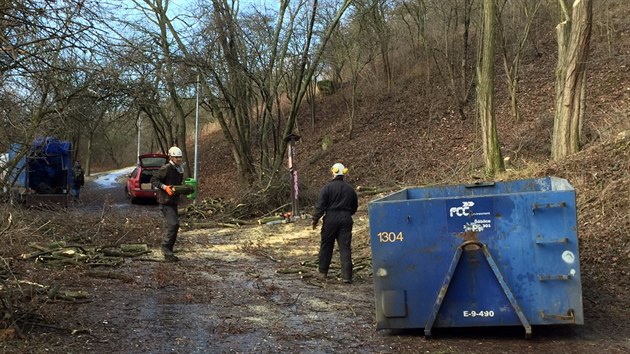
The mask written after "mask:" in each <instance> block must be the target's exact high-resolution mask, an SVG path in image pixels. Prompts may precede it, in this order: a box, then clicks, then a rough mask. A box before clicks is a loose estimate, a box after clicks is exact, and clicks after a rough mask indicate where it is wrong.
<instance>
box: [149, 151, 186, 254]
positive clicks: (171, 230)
mask: <svg viewBox="0 0 630 354" xmlns="http://www.w3.org/2000/svg"><path fill="white" fill-rule="evenodd" d="M168 156H169V162H168V163H166V164H164V166H162V167H160V169H159V170H158V171H156V172H155V173H154V174H153V176H152V177H151V184H152V185H153V187H154V188H156V189H157V201H158V203H160V210H161V211H162V215H164V219H165V220H166V236H165V237H164V241H163V242H162V253H163V254H164V258H165V259H166V260H167V261H169V262H175V261H178V260H179V258H177V256H175V255H174V254H173V247H174V246H175V241H177V232H178V231H179V215H178V211H177V204H178V203H179V195H178V194H175V191H174V189H173V186H178V185H181V184H182V181H183V180H184V167H183V166H182V150H181V149H180V148H178V147H177V146H173V147H171V148H170V149H168Z"/></svg>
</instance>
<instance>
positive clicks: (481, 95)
mask: <svg viewBox="0 0 630 354" xmlns="http://www.w3.org/2000/svg"><path fill="white" fill-rule="evenodd" d="M495 16H496V5H495V0H483V28H482V40H481V41H482V48H481V54H480V55H481V57H480V60H479V66H478V67H477V108H478V110H479V120H480V121H481V134H482V140H483V156H484V161H485V171H486V175H487V176H490V177H492V176H494V175H495V174H496V173H497V172H500V171H503V169H504V167H503V159H502V157H501V148H500V146H499V138H498V134H497V128H496V120H495V116H494V52H495V50H494V38H495V34H494V33H495Z"/></svg>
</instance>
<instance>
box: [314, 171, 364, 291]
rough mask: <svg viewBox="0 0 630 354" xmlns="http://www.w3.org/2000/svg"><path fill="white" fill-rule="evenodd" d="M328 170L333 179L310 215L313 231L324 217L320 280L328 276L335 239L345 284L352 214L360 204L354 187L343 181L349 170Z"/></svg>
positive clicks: (349, 263) (348, 276)
mask: <svg viewBox="0 0 630 354" xmlns="http://www.w3.org/2000/svg"><path fill="white" fill-rule="evenodd" d="M330 170H331V172H332V175H333V179H332V180H331V181H330V182H328V184H326V185H325V186H324V188H322V190H321V192H320V194H319V200H318V201H317V207H316V211H315V215H313V230H315V229H316V228H317V223H318V222H319V219H320V218H321V217H322V216H323V217H324V219H323V220H324V221H323V225H322V231H321V243H320V247H319V273H320V276H321V277H322V278H324V279H325V278H326V277H327V275H328V269H329V267H330V261H331V259H332V254H333V249H334V246H335V240H337V246H338V247H339V256H340V260H341V278H342V280H343V282H344V283H351V282H352V254H351V250H350V243H351V242H352V215H354V213H356V211H357V208H358V206H359V202H358V198H357V193H356V192H355V191H354V188H352V186H350V185H349V184H348V183H346V182H345V181H344V180H343V176H344V175H345V174H347V173H348V169H347V168H346V167H344V165H342V164H340V163H336V164H334V165H333V166H332V168H331V169H330Z"/></svg>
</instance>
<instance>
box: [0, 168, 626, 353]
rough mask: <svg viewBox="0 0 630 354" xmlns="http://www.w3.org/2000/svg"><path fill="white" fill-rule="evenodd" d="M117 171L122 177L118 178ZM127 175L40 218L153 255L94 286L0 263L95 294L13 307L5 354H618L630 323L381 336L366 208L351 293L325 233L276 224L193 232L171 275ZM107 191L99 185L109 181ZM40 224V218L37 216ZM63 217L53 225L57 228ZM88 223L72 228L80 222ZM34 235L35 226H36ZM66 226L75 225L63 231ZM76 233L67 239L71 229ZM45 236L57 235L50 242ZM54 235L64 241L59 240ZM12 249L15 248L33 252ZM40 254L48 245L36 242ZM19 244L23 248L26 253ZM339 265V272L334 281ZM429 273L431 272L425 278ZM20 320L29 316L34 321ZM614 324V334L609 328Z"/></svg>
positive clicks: (594, 316)
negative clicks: (126, 184) (323, 267)
mask: <svg viewBox="0 0 630 354" xmlns="http://www.w3.org/2000/svg"><path fill="white" fill-rule="evenodd" d="M119 173H120V172H119ZM118 181H119V177H117V176H116V175H115V174H113V175H106V174H104V175H100V176H96V177H93V178H92V179H91V181H90V182H88V184H87V186H86V188H85V190H84V192H83V196H82V200H83V202H82V203H81V204H78V205H75V206H72V207H70V208H69V209H68V210H65V211H54V210H53V211H47V210H43V211H41V212H39V213H37V215H38V216H37V217H45V218H49V219H50V222H49V223H48V224H47V225H48V227H50V228H51V229H54V232H56V235H62V234H63V232H61V231H62V230H63V227H68V229H67V230H68V231H67V233H66V236H67V238H68V239H70V240H71V241H72V240H75V241H81V243H82V244H89V243H93V244H100V245H105V244H113V243H125V242H127V243H135V242H142V243H147V244H148V245H149V246H150V247H151V249H152V252H151V253H149V254H146V255H143V256H141V257H131V258H126V259H125V261H124V262H123V263H122V264H121V265H119V266H116V267H105V268H104V269H105V270H108V271H110V272H112V273H115V274H117V275H118V276H119V277H118V279H110V278H105V279H103V278H95V277H93V276H90V275H89V274H90V271H92V269H89V267H85V266H81V265H68V266H63V267H59V266H52V265H50V264H42V263H36V262H34V261H33V260H32V259H31V260H19V256H18V255H17V254H12V255H8V254H3V259H6V262H7V264H10V266H11V269H12V271H13V273H14V275H15V277H16V278H20V279H26V280H30V281H32V282H36V283H39V284H42V285H46V286H53V285H56V286H58V287H60V288H62V289H69V290H74V291H84V292H87V294H88V295H87V297H86V299H83V300H81V301H63V300H59V299H52V300H51V299H49V298H46V297H45V296H33V297H32V298H30V299H29V300H28V301H27V302H26V303H24V304H19V303H17V304H15V306H16V307H19V309H16V310H22V311H23V313H26V314H28V316H30V318H25V316H24V315H23V316H22V317H21V319H22V322H20V323H21V331H22V333H21V334H22V336H21V337H19V336H18V337H17V338H15V339H12V340H3V341H0V351H2V352H4V353H27V352H28V353H87V352H91V353H92V352H93V353H106V352H107V353H215V352H216V353H226V352H244V353H252V352H255V353H272V352H273V353H275V352H290V353H298V352H299V353H302V352H304V353H331V352H344V353H345V352H351V353H399V352H404V353H420V352H422V353H461V352H469V353H489V352H491V353H515V352H558V353H603V352H606V353H615V352H618V353H624V352H628V351H630V333H629V331H628V328H629V325H628V323H627V322H628V321H627V318H626V320H625V323H623V319H621V322H622V323H619V319H618V318H615V317H614V316H612V317H610V316H607V314H605V313H602V312H601V311H598V312H595V311H589V310H592V309H593V308H594V307H596V306H595V303H596V302H597V299H593V298H590V299H585V317H586V319H585V322H586V324H585V325H584V326H578V327H534V329H533V338H532V339H530V340H526V339H525V336H524V330H523V329H522V328H518V327H510V328H476V329H434V331H433V334H434V336H435V337H434V338H433V339H425V338H424V336H423V331H422V330H421V329H419V330H406V331H391V330H383V331H377V330H376V329H375V321H374V319H375V309H374V298H373V284H372V277H371V269H370V266H369V257H370V255H369V244H368V243H369V232H368V224H367V215H366V210H365V205H366V202H367V199H366V200H363V199H362V200H361V206H362V207H361V208H360V210H359V212H358V214H357V215H356V217H355V232H354V240H353V245H354V249H355V252H354V255H353V256H354V263H355V266H356V267H357V268H358V269H357V271H356V273H355V281H354V283H353V284H349V285H348V284H343V283H341V282H340V281H338V280H336V279H334V278H332V279H329V280H328V281H326V282H323V281H321V280H318V279H316V278H315V277H313V275H314V273H315V271H316V266H315V264H316V261H315V259H316V254H317V250H318V233H317V231H314V230H312V229H311V228H310V222H309V221H308V220H298V221H297V222H294V223H290V224H279V225H270V226H267V225H265V226H257V225H256V226H244V227H241V228H213V229H194V230H190V229H186V228H185V227H183V229H182V232H181V234H180V238H179V240H178V243H177V245H176V250H177V255H178V256H179V257H180V259H181V261H180V262H177V263H166V262H163V261H162V259H161V256H160V254H159V252H158V251H157V247H158V245H159V242H160V239H161V235H162V229H161V219H160V214H159V211H158V207H157V206H156V205H154V204H150V203H149V204H145V205H131V204H130V203H129V202H128V201H127V200H126V199H125V197H124V193H123V192H122V191H123V185H122V184H120V183H119V182H118ZM103 182H105V183H103ZM34 215H35V214H34ZM55 215H57V216H55ZM75 223H78V224H82V225H78V224H75ZM33 224H35V222H33ZM69 225H71V226H69ZM71 230H72V231H71ZM54 232H53V231H51V233H54ZM56 237H60V236H56ZM23 241H24V240H22V241H19V240H11V242H12V244H11V246H12V247H11V248H10V249H11V250H13V251H14V252H17V251H19V250H22V251H24V252H30V251H32V250H29V249H28V247H27V244H28V243H27V242H23ZM30 241H32V242H37V241H42V242H43V241H44V238H41V239H38V238H37V237H35V236H33V239H32V240H30ZM20 242H22V244H23V245H22V248H20ZM337 257H338V255H337V254H335V258H334V261H333V267H334V268H333V269H338V258H337ZM427 271H431V270H427ZM28 316H26V317H28ZM613 321H614V322H617V323H614V322H613Z"/></svg>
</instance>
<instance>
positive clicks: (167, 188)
mask: <svg viewBox="0 0 630 354" xmlns="http://www.w3.org/2000/svg"><path fill="white" fill-rule="evenodd" d="M164 191H165V192H166V194H168V195H169V196H171V197H172V196H174V195H175V190H174V189H173V186H166V185H165V186H164Z"/></svg>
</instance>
